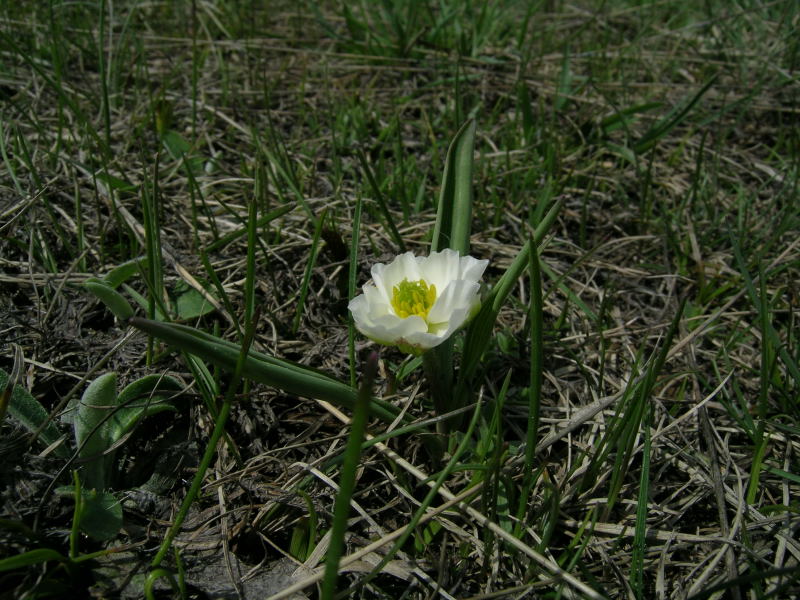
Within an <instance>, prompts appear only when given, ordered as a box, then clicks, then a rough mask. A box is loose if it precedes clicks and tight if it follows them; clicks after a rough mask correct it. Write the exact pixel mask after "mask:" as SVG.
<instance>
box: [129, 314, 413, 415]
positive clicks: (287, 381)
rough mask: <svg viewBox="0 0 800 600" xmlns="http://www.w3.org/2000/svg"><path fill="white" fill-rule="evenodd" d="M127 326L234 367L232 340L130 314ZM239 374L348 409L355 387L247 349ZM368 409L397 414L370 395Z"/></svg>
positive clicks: (235, 351)
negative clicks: (248, 351) (370, 400)
mask: <svg viewBox="0 0 800 600" xmlns="http://www.w3.org/2000/svg"><path fill="white" fill-rule="evenodd" d="M131 325H133V326H134V327H136V328H137V329H141V330H142V331H144V332H145V333H149V334H150V335H152V336H155V337H158V338H160V339H162V340H164V341H165V342H167V343H168V344H170V345H172V346H174V347H175V348H178V349H179V350H183V351H185V352H188V353H189V354H194V355H196V356H199V357H200V358H203V359H205V360H207V361H209V362H211V363H213V364H215V365H217V366H219V367H221V368H223V369H226V370H228V371H230V372H233V371H234V369H235V368H236V362H237V360H238V358H239V352H240V348H239V346H237V345H236V344H234V343H232V342H228V341H225V340H223V339H220V338H218V337H215V336H213V335H210V334H207V333H205V332H202V331H199V330H196V329H192V328H191V327H187V326H185V325H179V324H177V323H162V322H159V321H151V320H149V319H142V318H140V317H134V318H133V319H131ZM242 376H243V377H246V378H248V379H252V380H253V381H258V382H261V383H265V384H267V385H271V386H274V387H276V388H278V389H281V390H283V391H285V392H287V393H289V394H295V395H298V396H304V397H307V398H317V399H319V400H326V401H328V402H331V403H333V404H337V405H339V406H344V407H346V408H349V409H353V408H354V406H355V400H356V390H354V389H353V388H352V387H350V386H349V385H347V384H344V383H342V382H340V381H337V380H335V379H333V378H331V377H328V376H327V375H324V374H322V373H320V372H319V371H315V370H313V369H310V368H308V367H304V366H302V365H298V364H295V363H292V362H289V361H284V360H279V359H277V358H274V357H272V356H268V355H266V354H262V353H260V352H254V351H251V352H250V353H249V354H248V356H247V359H246V361H245V363H244V368H243V370H242ZM370 412H371V413H372V414H373V415H374V416H377V417H380V418H381V419H384V420H386V421H389V422H391V421H392V420H394V418H395V416H396V415H397V412H398V409H397V407H395V406H393V405H392V404H390V403H389V402H386V401H384V400H381V399H380V398H373V399H372V404H371V406H370Z"/></svg>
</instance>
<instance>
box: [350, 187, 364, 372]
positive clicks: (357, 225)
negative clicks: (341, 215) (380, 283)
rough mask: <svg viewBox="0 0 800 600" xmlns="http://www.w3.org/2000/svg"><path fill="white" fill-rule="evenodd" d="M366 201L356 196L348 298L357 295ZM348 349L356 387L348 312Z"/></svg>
mask: <svg viewBox="0 0 800 600" xmlns="http://www.w3.org/2000/svg"><path fill="white" fill-rule="evenodd" d="M363 206H364V201H363V200H362V198H361V195H360V194H359V195H358V197H357V198H356V207H355V209H354V211H353V229H352V236H353V239H352V240H351V243H350V264H349V266H348V273H347V298H348V300H350V299H352V298H353V297H355V295H356V278H357V277H358V239H359V234H360V232H361V210H362V208H363ZM347 324H348V328H347V329H348V335H347V351H348V354H349V357H350V387H353V388H354V387H356V327H355V322H354V321H353V315H351V314H350V311H348V312H347Z"/></svg>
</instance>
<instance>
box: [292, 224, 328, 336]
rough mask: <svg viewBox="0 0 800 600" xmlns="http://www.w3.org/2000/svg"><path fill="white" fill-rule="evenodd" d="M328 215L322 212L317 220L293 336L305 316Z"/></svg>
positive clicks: (298, 301)
mask: <svg viewBox="0 0 800 600" xmlns="http://www.w3.org/2000/svg"><path fill="white" fill-rule="evenodd" d="M327 214H328V211H327V209H326V210H323V211H322V214H321V215H320V217H319V219H317V226H316V227H315V228H314V237H313V238H312V239H311V253H310V254H309V256H308V262H307V263H306V270H305V273H304V274H303V283H302V285H301V286H300V297H299V298H298V300H297V307H296V308H295V311H294V320H293V321H292V334H296V333H297V329H298V328H299V327H300V317H302V316H303V308H304V307H305V305H306V297H307V296H308V286H309V284H310V283H311V274H312V273H313V272H314V266H315V265H316V264H317V255H318V254H319V239H320V235H321V234H322V226H323V225H324V224H325V217H326V215H327Z"/></svg>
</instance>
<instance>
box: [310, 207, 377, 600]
mask: <svg viewBox="0 0 800 600" xmlns="http://www.w3.org/2000/svg"><path fill="white" fill-rule="evenodd" d="M320 220H321V219H320ZM377 373H378V354H377V352H372V353H371V354H370V355H369V358H368V359H367V362H366V364H365V366H364V380H363V381H362V383H361V387H360V388H359V391H358V396H357V398H356V403H355V409H354V411H353V418H352V421H351V425H350V435H349V437H348V438H347V446H346V448H345V451H344V463H343V464H342V471H341V475H340V477H339V492H338V493H337V494H336V501H335V502H334V508H333V524H332V528H331V538H330V545H329V546H328V552H327V555H326V559H325V577H324V578H323V580H322V590H321V594H320V597H321V598H322V600H332V598H333V597H334V594H335V593H336V581H337V579H338V576H339V560H340V559H341V557H342V549H343V548H344V536H345V534H346V533H347V516H348V514H349V513H350V500H351V498H352V497H353V490H354V489H355V483H356V471H357V470H358V466H359V460H360V459H361V443H362V441H363V440H364V433H365V432H366V429H367V415H368V413H369V404H370V398H371V397H372V387H373V385H374V384H375V377H376V375H377Z"/></svg>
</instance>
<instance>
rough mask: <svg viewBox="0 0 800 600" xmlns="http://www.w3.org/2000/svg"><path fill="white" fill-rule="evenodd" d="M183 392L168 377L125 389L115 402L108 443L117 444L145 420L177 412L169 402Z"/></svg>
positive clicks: (147, 379)
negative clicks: (153, 416)
mask: <svg viewBox="0 0 800 600" xmlns="http://www.w3.org/2000/svg"><path fill="white" fill-rule="evenodd" d="M183 389H184V386H183V384H182V383H181V382H180V381H178V380H177V379H175V378H174V377H170V376H168V375H167V376H161V375H147V376H146V377H142V378H141V379H137V380H136V381H134V382H133V383H131V384H130V385H128V386H127V387H125V389H123V390H122V391H121V392H120V394H119V396H117V398H116V402H115V404H116V407H117V410H116V411H115V412H114V415H113V416H112V417H111V419H109V422H108V433H107V435H106V437H107V438H108V441H109V442H110V443H111V444H115V443H116V442H117V441H118V440H119V439H120V438H121V437H122V436H123V435H125V434H126V433H128V432H129V431H130V430H131V429H133V427H134V425H136V423H137V422H138V421H140V420H141V419H144V418H145V417H148V416H150V415H154V414H157V413H160V412H162V411H165V410H172V411H174V410H175V407H174V406H172V405H171V404H169V403H168V402H167V399H168V398H169V397H170V396H174V395H175V394H176V393H178V392H181V391H182V390H183Z"/></svg>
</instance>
